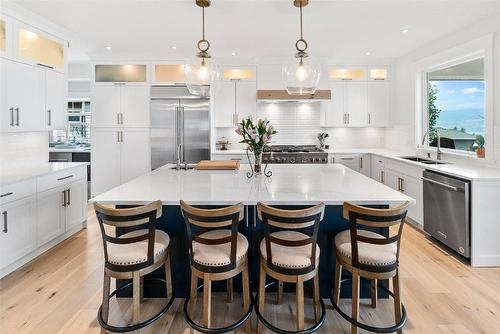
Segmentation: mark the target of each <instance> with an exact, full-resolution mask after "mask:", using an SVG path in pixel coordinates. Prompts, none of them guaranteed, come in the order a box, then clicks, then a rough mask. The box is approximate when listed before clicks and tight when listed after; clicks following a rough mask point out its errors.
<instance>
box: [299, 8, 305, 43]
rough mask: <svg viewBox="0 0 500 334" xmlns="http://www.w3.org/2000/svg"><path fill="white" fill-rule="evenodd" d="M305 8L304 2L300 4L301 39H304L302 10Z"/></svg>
mask: <svg viewBox="0 0 500 334" xmlns="http://www.w3.org/2000/svg"><path fill="white" fill-rule="evenodd" d="M303 7H304V6H302V2H301V3H300V39H304V38H303V37H302V8H303Z"/></svg>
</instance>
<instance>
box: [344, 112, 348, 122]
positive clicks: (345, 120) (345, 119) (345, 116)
mask: <svg viewBox="0 0 500 334" xmlns="http://www.w3.org/2000/svg"><path fill="white" fill-rule="evenodd" d="M344 124H347V114H344Z"/></svg>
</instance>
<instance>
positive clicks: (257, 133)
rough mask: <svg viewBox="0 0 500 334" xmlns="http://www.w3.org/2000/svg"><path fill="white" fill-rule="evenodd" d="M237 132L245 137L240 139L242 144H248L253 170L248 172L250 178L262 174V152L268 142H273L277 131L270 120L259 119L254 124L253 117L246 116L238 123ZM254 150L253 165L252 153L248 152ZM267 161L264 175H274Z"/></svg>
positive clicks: (248, 156)
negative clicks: (268, 168) (268, 169)
mask: <svg viewBox="0 0 500 334" xmlns="http://www.w3.org/2000/svg"><path fill="white" fill-rule="evenodd" d="M236 133H237V134H239V135H240V136H242V137H243V140H242V141H240V143H242V144H247V152H246V153H247V158H248V162H249V164H250V167H251V169H252V172H251V173H250V172H249V173H248V174H247V176H248V178H251V177H253V176H254V175H260V174H261V173H262V153H263V152H264V150H265V149H266V147H267V144H269V143H270V142H271V139H272V137H273V135H274V134H276V133H277V131H276V130H274V127H273V126H272V125H270V124H269V121H268V120H265V119H264V120H262V119H259V120H258V121H257V124H253V121H252V119H251V118H250V117H249V118H244V119H242V120H241V123H239V124H238V128H237V129H236ZM249 151H250V152H253V154H254V158H255V160H254V164H253V167H252V162H251V161H250V155H249V153H248V152H249ZM266 169H267V163H266V166H265V168H264V175H265V176H267V177H269V176H271V175H272V172H271V171H267V172H266Z"/></svg>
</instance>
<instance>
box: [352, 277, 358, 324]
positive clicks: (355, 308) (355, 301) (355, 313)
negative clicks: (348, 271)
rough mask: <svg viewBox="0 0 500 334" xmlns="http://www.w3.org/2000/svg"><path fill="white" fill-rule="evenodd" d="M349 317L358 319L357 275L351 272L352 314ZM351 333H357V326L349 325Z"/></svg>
mask: <svg viewBox="0 0 500 334" xmlns="http://www.w3.org/2000/svg"><path fill="white" fill-rule="evenodd" d="M351 317H352V318H353V319H354V320H356V321H358V320H359V275H358V274H355V273H353V274H352V315H351ZM351 334H358V327H357V326H356V325H351Z"/></svg>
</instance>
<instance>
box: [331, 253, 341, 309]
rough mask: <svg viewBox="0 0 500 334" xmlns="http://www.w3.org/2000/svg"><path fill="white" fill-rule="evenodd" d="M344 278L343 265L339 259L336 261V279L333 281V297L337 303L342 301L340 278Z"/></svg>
mask: <svg viewBox="0 0 500 334" xmlns="http://www.w3.org/2000/svg"><path fill="white" fill-rule="evenodd" d="M341 279H342V266H341V265H340V263H339V261H338V260H337V261H336V264H335V281H334V283H333V297H334V298H335V302H336V303H337V305H338V304H339V302H340V280H341Z"/></svg>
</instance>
